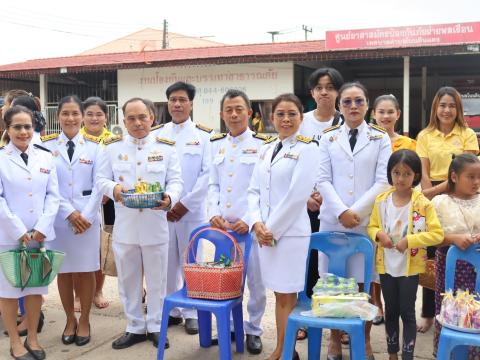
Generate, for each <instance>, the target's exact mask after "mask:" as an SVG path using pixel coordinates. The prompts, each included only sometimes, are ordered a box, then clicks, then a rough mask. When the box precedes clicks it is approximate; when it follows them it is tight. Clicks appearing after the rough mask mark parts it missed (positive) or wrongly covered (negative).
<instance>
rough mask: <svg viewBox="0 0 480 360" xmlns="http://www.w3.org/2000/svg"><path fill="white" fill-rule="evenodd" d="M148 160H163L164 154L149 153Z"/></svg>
mask: <svg viewBox="0 0 480 360" xmlns="http://www.w3.org/2000/svg"><path fill="white" fill-rule="evenodd" d="M147 160H148V162H152V161H162V160H163V155H149V156H148V159H147Z"/></svg>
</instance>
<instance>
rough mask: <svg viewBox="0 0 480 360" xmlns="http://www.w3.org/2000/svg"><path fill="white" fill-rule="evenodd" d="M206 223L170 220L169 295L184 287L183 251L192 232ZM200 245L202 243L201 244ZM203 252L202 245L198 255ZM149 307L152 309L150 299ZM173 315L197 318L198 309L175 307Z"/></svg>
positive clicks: (171, 313)
mask: <svg viewBox="0 0 480 360" xmlns="http://www.w3.org/2000/svg"><path fill="white" fill-rule="evenodd" d="M204 224H206V222H205V221H177V222H170V221H169V222H168V233H169V237H170V239H169V243H168V270H167V295H169V294H171V293H174V292H175V291H178V290H180V289H181V288H182V287H183V282H184V278H183V270H182V265H183V253H184V252H185V248H186V247H187V246H188V243H189V241H190V234H191V232H192V231H193V230H194V229H196V228H197V227H199V226H201V225H204ZM199 245H200V244H199ZM200 254H201V247H200V246H199V247H198V250H197V257H198V256H200ZM148 303H149V309H150V301H149V302H148ZM170 315H171V316H175V317H181V316H183V317H184V318H185V319H196V318H197V317H198V316H197V311H196V310H194V309H179V308H174V309H172V311H171V312H170Z"/></svg>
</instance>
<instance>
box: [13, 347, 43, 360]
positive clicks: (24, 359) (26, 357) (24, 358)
mask: <svg viewBox="0 0 480 360" xmlns="http://www.w3.org/2000/svg"><path fill="white" fill-rule="evenodd" d="M10 355H11V356H12V357H13V358H14V359H15V360H37V359H36V358H35V357H34V356H33V355H32V354H30V353H29V352H28V351H27V352H26V353H25V354H23V355H20V356H15V355H13V350H12V348H10Z"/></svg>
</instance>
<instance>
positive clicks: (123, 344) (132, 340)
mask: <svg viewBox="0 0 480 360" xmlns="http://www.w3.org/2000/svg"><path fill="white" fill-rule="evenodd" d="M143 341H147V336H146V335H145V334H134V333H129V332H126V333H125V334H124V335H122V336H120V337H119V338H118V339H117V340H115V341H114V342H113V343H112V348H114V349H115V350H119V349H126V348H128V347H130V346H132V345H135V344H138V343H141V342H143Z"/></svg>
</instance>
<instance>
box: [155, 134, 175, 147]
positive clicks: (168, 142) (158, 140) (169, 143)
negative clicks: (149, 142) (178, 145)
mask: <svg viewBox="0 0 480 360" xmlns="http://www.w3.org/2000/svg"><path fill="white" fill-rule="evenodd" d="M156 139H157V142H159V143H162V144H167V145H172V146H173V145H175V141H173V140H169V139H165V138H161V137H158V136H157V137H156Z"/></svg>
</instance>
